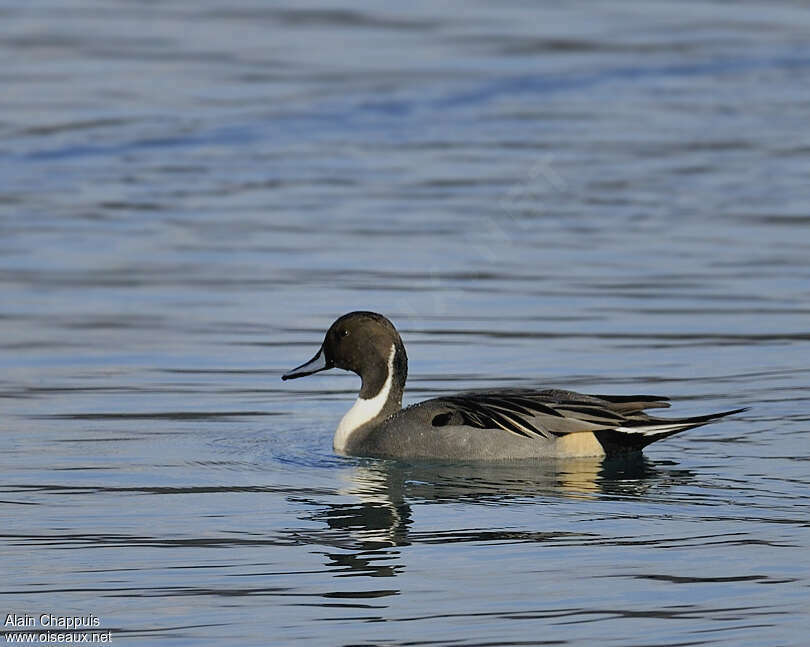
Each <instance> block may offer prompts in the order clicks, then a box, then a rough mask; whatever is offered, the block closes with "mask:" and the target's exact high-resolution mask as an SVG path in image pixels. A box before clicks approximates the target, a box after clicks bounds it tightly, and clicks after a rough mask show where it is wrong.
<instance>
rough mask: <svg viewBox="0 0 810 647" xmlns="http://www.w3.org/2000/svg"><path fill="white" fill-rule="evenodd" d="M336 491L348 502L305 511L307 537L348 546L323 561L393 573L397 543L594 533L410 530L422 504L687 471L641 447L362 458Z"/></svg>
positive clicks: (502, 498) (589, 489)
mask: <svg viewBox="0 0 810 647" xmlns="http://www.w3.org/2000/svg"><path fill="white" fill-rule="evenodd" d="M344 478H345V480H346V484H345V486H344V487H343V488H342V489H341V491H340V493H341V494H343V495H349V496H351V497H352V498H354V499H355V501H354V502H348V503H347V502H340V503H327V504H326V505H324V504H323V501H319V502H316V501H314V500H312V501H311V503H313V504H314V505H317V506H319V507H320V509H319V510H318V511H317V512H315V513H313V514H312V515H311V516H309V519H310V520H315V521H318V522H321V523H323V524H324V526H325V527H324V529H323V530H322V531H317V532H316V533H315V535H316V536H313V534H312V533H311V532H309V533H306V534H307V541H308V542H310V543H313V544H321V545H323V544H327V545H329V546H331V547H334V548H339V549H341V550H342V551H347V552H339V553H338V552H333V551H329V552H326V553H324V554H325V555H326V557H327V558H328V561H327V562H326V563H325V565H326V566H327V568H329V569H330V570H332V571H333V572H334V569H337V570H338V571H339V572H340V573H339V574H340V575H342V576H349V575H361V576H373V577H391V576H395V575H397V574H398V573H399V572H400V571H402V570H403V569H404V568H405V567H404V565H403V564H402V563H401V562H400V561H399V556H400V551H399V550H398V548H400V547H403V546H408V545H411V544H429V543H453V542H498V541H527V542H549V541H560V540H565V541H575V542H578V543H587V542H593V541H594V540H598V539H600V537H598V536H596V535H594V534H593V533H580V532H571V531H570V530H544V531H526V530H521V531H516V530H508V529H492V528H481V529H463V530H453V529H447V528H443V529H441V530H437V531H431V532H425V531H419V532H416V531H414V530H413V524H414V520H415V519H416V518H417V516H418V512H417V513H415V512H414V508H415V507H416V508H419V507H420V506H423V505H424V504H447V503H454V502H465V503H473V504H477V505H483V506H492V505H502V504H510V505H520V504H521V503H526V504H536V503H538V502H539V501H541V500H543V499H545V500H552V501H553V500H559V499H582V500H596V499H600V498H608V499H610V498H615V499H623V500H624V499H628V498H632V499H642V498H645V497H646V496H647V495H648V493H650V491H651V490H653V489H660V488H662V487H663V488H669V487H671V486H673V485H675V484H683V483H686V482H688V481H689V480H690V479H692V478H693V474H692V472H691V471H690V470H686V469H679V468H677V467H675V466H674V464H673V463H668V462H654V461H652V460H650V459H648V458H647V457H645V456H643V455H638V456H631V457H622V458H618V459H616V458H614V459H606V458H586V459H576V460H565V461H562V460H561V461H537V462H530V463H510V464H443V463H402V462H398V461H361V462H359V463H357V464H356V465H354V466H353V467H352V468H351V469H350V470H349V471H347V472H346V473H345V474H344ZM321 506H322V507H321Z"/></svg>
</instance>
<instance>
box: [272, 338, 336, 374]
mask: <svg viewBox="0 0 810 647" xmlns="http://www.w3.org/2000/svg"><path fill="white" fill-rule="evenodd" d="M330 368H332V366H331V365H330V364H329V362H327V361H326V355H325V354H324V352H323V346H321V349H320V350H319V351H318V352H317V353H316V354H315V357H313V358H312V359H311V360H309V361H308V362H305V363H304V364H301V366H296V367H295V368H294V369H292V370H290V371H287V372H286V373H285V374H284V375H282V376H281V379H282V380H294V379H295V378H297V377H304V376H306V375H312V374H313V373H319V372H320V371H325V370H327V369H330Z"/></svg>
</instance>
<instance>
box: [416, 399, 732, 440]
mask: <svg viewBox="0 0 810 647" xmlns="http://www.w3.org/2000/svg"><path fill="white" fill-rule="evenodd" d="M432 402H433V403H434V404H441V405H443V407H442V408H443V409H444V411H443V412H440V413H437V414H436V415H434V416H433V419H432V424H433V426H434V427H441V426H445V425H466V426H469V427H473V428H478V429H503V430H505V431H508V432H510V433H513V434H517V435H519V436H523V437H525V438H545V439H548V440H553V439H554V438H558V437H560V436H565V435H567V434H572V433H578V432H585V431H590V432H611V433H610V436H611V439H610V440H611V441H612V442H613V443H616V442H618V443H619V444H622V445H628V446H630V445H632V446H637V445H640V446H643V445H647V444H649V443H650V442H653V441H654V440H658V439H659V438H663V437H665V436H669V435H672V434H675V433H678V432H679V431H684V430H686V429H691V428H693V427H698V426H700V425H704V424H706V423H707V422H710V421H712V420H715V419H717V418H721V417H723V416H727V415H730V414H732V413H738V412H740V411H743V410H744V409H735V410H733V411H724V412H722V413H713V414H709V415H705V416H696V417H692V418H670V419H666V418H654V417H652V416H649V415H647V414H646V413H644V409H651V408H657V407H668V406H669V402H668V398H666V397H663V396H655V395H621V396H613V395H587V394H584V393H576V392H574V391H565V390H560V389H546V390H540V391H537V390H530V389H498V390H491V391H480V392H476V391H471V392H467V393H459V394H457V395H452V396H444V397H441V398H436V399H435V400H433V401H432ZM614 436H615V438H614ZM625 436H628V437H631V438H632V439H631V438H627V439H626V440H627V442H621V437H625Z"/></svg>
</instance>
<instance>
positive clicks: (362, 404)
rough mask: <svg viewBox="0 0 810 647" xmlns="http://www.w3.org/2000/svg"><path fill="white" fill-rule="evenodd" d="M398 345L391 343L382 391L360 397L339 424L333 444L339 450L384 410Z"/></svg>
mask: <svg viewBox="0 0 810 647" xmlns="http://www.w3.org/2000/svg"><path fill="white" fill-rule="evenodd" d="M395 352H396V346H394V345H393V344H391V352H390V353H389V354H388V377H387V378H386V380H385V383H384V384H383V385H382V388H381V389H380V392H379V393H378V394H377V395H375V396H374V397H373V398H370V399H368V400H366V399H364V398H360V397H358V398H357V400H356V401H355V403H354V404H353V405H352V408H351V409H349V410H348V411H347V412H346V415H345V416H343V419H342V420H341V421H340V424H339V425H338V428H337V431H336V432H335V437H334V439H333V440H332V445H333V446H334V448H335V451H337V452H341V453H342V452H344V451H345V450H346V447H347V446H348V443H349V438H350V437H351V435H352V434H353V433H354V432H355V431H357V429H358V428H360V427H362V426H363V425H364V424H366V423H367V422H369V421H371V420H374V418H376V417H377V416H378V415H379V414H380V411H382V409H383V407H384V406H385V403H386V402H387V401H388V394H389V393H390V392H391V383H392V381H393V379H394V353H395Z"/></svg>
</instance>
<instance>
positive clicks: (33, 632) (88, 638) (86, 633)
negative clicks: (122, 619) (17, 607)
mask: <svg viewBox="0 0 810 647" xmlns="http://www.w3.org/2000/svg"><path fill="white" fill-rule="evenodd" d="M0 617H2V616H0ZM3 629H4V631H3V634H4V637H5V639H6V642H7V643H23V644H25V643H40V644H41V643H109V642H111V641H112V632H111V631H109V630H104V629H102V628H101V618H99V617H98V616H96V615H93V614H92V613H89V614H87V615H83V616H73V615H70V616H66V615H59V614H56V613H40V614H31V613H7V614H6V621H5V622H4V623H3Z"/></svg>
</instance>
